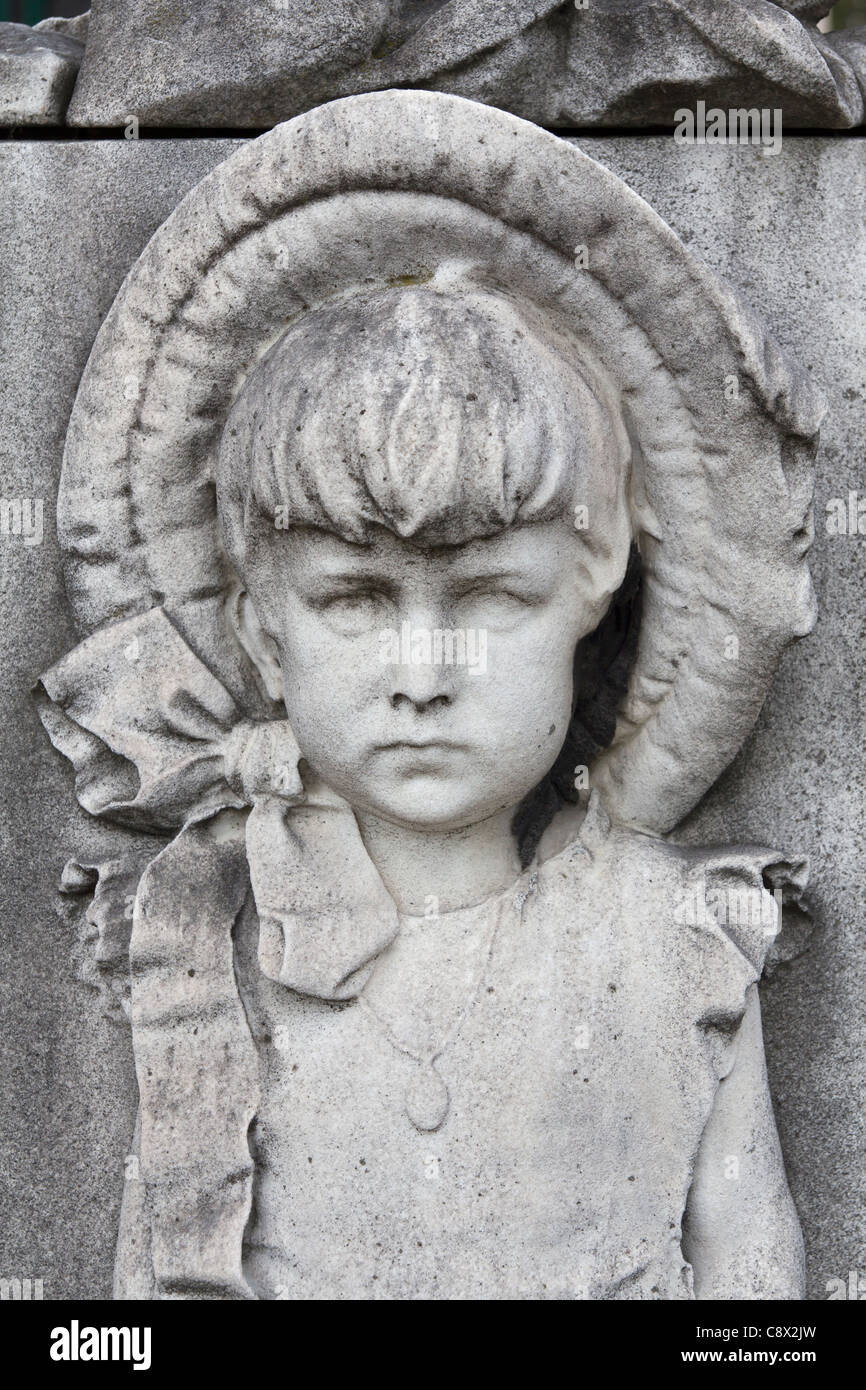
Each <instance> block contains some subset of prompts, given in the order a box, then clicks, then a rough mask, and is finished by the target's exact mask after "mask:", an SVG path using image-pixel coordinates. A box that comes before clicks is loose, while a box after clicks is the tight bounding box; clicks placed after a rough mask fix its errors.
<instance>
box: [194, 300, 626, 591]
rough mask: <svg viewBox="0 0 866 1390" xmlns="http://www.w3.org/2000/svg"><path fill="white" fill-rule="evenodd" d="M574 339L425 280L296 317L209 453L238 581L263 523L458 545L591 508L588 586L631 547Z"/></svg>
mask: <svg viewBox="0 0 866 1390" xmlns="http://www.w3.org/2000/svg"><path fill="white" fill-rule="evenodd" d="M591 371H592V369H591V368H589V367H588V366H587V364H586V363H585V362H583V361H582V360H580V359H579V358H578V354H577V351H576V349H575V346H574V344H572V343H570V342H567V341H566V340H564V339H563V338H562V337H561V336H560V337H557V336H556V335H555V334H554V332H553V330H552V329H551V328H550V327H549V326H547V325H545V324H542V323H541V322H539V321H538V319H537V318H536V320H535V321H534V322H531V321H530V311H529V310H528V309H526V308H520V309H519V308H518V307H517V306H516V305H515V304H514V303H513V302H512V301H511V300H509V299H508V298H506V297H505V296H504V295H500V294H493V293H491V292H490V291H487V290H482V289H479V288H478V287H477V286H473V285H467V286H465V287H461V289H460V291H459V293H456V292H454V290H453V289H450V290H449V289H441V288H434V287H433V286H432V285H424V286H413V287H411V288H407V287H401V288H388V289H378V290H370V291H367V292H363V293H359V294H355V295H354V296H353V297H351V298H349V299H339V300H335V301H331V302H329V303H327V304H325V305H324V306H323V307H321V308H318V309H315V310H312V311H310V312H308V313H306V314H304V315H303V316H302V317H301V318H300V319H299V320H298V321H297V323H296V324H294V325H293V326H291V327H290V328H289V329H288V330H287V332H286V333H285V334H284V336H283V337H282V338H281V339H280V341H279V342H278V343H277V344H276V345H275V346H274V347H273V348H272V349H271V351H270V352H269V353H268V355H267V356H266V357H265V358H264V359H263V360H262V362H261V363H260V364H259V365H258V366H257V367H256V369H255V371H254V372H253V373H252V375H251V377H250V378H249V380H248V381H247V383H246V384H245V386H244V388H243V390H242V391H241V392H240V394H239V396H238V399H237V400H236V402H235V404H234V406H233V408H232V410H231V412H230V414H229V417H228V420H227V422H226V427H225V430H224V431H223V438H222V443H221V447H220V454H219V464H218V474H217V485H218V497H219V511H220V518H221V522H222V527H223V534H224V537H225V541H226V546H227V549H228V553H229V556H230V558H231V560H232V563H233V564H234V566H235V569H236V570H237V571H238V573H239V574H240V576H241V577H242V578H245V576H246V574H247V570H248V559H249V554H248V552H249V550H250V547H251V546H254V545H255V544H256V542H257V541H258V540H260V539H261V537H262V527H263V524H264V526H265V527H266V528H268V529H269V530H270V532H271V540H273V528H274V526H275V524H276V525H280V526H284V527H288V526H315V527H322V528H324V529H326V530H328V531H332V532H334V533H336V534H337V535H339V536H340V537H342V538H343V539H344V540H347V541H353V542H358V543H362V544H363V543H365V542H369V541H370V540H371V539H372V535H373V528H374V527H376V526H382V527H385V528H387V529H388V530H389V531H392V532H393V533H394V534H395V535H398V536H401V537H403V538H412V539H414V540H416V541H417V542H418V543H419V544H426V545H461V544H465V543H466V542H468V541H470V540H476V539H480V538H482V537H485V536H491V535H495V534H496V533H497V532H500V531H503V530H505V529H506V528H507V527H510V526H513V525H515V524H516V523H518V522H533V521H548V520H551V519H553V518H554V517H558V516H562V515H572V514H573V513H574V509H575V507H582V508H586V516H585V517H580V516H578V517H577V525H578V526H579V527H581V526H582V525H583V524H584V523H585V525H586V529H585V530H583V531H582V538H583V539H584V540H585V542H586V549H587V567H588V568H589V569H591V570H592V574H591V580H592V587H593V590H594V591H596V592H601V593H606V594H608V595H609V594H611V593H613V591H614V590H615V588H616V586H617V584H618V583H619V582H620V580H621V578H622V573H623V570H624V567H625V557H626V556H627V554H628V543H629V538H630V537H629V531H630V527H629V521H628V513H627V508H626V506H625V490H626V485H627V474H628V459H629V454H630V447H629V441H628V435H627V432H626V429H625V426H624V424H623V422H622V418H621V415H620V412H619V410H618V408H617V405H616V403H615V401H614V400H613V399H611V398H609V397H608V393H607V390H606V387H605V386H604V384H603V383H602V382H601V381H600V380H596V381H592V384H591V377H590V373H591Z"/></svg>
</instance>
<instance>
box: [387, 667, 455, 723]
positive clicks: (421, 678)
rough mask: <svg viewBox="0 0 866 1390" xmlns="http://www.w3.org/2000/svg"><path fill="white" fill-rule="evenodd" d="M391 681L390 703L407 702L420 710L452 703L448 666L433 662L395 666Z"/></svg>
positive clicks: (403, 703)
mask: <svg viewBox="0 0 866 1390" xmlns="http://www.w3.org/2000/svg"><path fill="white" fill-rule="evenodd" d="M393 669H394V675H393V677H392V680H391V704H392V705H393V707H394V708H395V709H399V707H400V706H401V705H405V704H409V705H413V706H414V708H415V709H416V710H417V711H418V712H419V713H421V712H423V711H424V710H426V709H431V708H439V707H442V706H444V705H449V704H451V701H452V700H453V698H454V690H453V682H452V678H451V675H450V672H449V671H448V670H447V668H444V667H441V666H440V667H437V666H434V665H433V664H432V663H419V664H418V665H415V664H412V665H400V666H395V667H394V668H393Z"/></svg>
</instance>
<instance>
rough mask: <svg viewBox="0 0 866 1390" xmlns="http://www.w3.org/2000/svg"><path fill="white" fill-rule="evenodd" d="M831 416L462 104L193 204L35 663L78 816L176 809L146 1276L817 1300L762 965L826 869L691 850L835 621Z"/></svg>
mask: <svg viewBox="0 0 866 1390" xmlns="http://www.w3.org/2000/svg"><path fill="white" fill-rule="evenodd" d="M310 150H315V159H314V160H309V159H307V158H306V155H307V153H308V152H309V151H310ZM822 409H823V407H822V403H821V398H820V393H819V392H818V391H817V390H816V389H815V388H814V387H813V385H812V383H811V382H810V381H809V379H808V377H807V376H806V375H805V374H801V373H799V372H798V371H797V370H796V369H795V368H793V367H792V366H791V365H790V364H789V363H787V362H786V361H785V359H784V358H783V357H782V356H781V354H780V353H779V351H778V350H777V349H776V347H775V346H774V344H773V343H772V342H771V341H770V340H769V339H768V338H767V337H766V335H765V333H764V331H763V330H762V328H761V326H760V325H759V323H758V321H757V320H756V318H755V317H754V315H753V314H752V313H751V312H750V311H749V310H747V309H746V308H745V307H744V306H743V305H741V304H740V303H739V302H738V301H737V300H736V298H735V297H734V296H733V295H731V294H730V293H729V292H727V291H726V290H724V289H723V288H722V287H721V286H720V285H719V284H718V282H717V281H716V280H715V279H714V277H713V276H712V275H711V274H710V273H709V272H708V271H707V270H706V268H705V267H704V266H703V265H702V264H701V263H700V262H698V261H696V260H695V259H694V258H693V257H692V256H690V254H689V253H688V252H687V250H686V249H685V247H684V246H683V244H682V243H681V242H679V241H678V240H677V238H676V237H675V235H674V234H673V233H672V232H671V231H670V230H669V229H668V228H667V227H666V226H665V225H664V224H663V223H662V222H661V221H660V220H659V219H658V218H657V217H656V216H655V214H654V213H653V212H652V211H651V209H650V208H649V207H648V206H647V205H646V204H645V203H644V202H642V201H641V200H640V199H639V198H638V197H636V196H635V195H634V194H633V193H632V192H631V191H630V190H629V188H628V187H627V185H626V184H624V183H623V182H622V181H620V180H619V179H617V178H615V177H613V176H612V175H610V173H609V172H607V171H606V170H604V169H603V168H602V167H601V166H600V165H599V164H597V163H595V162H593V161H592V160H591V159H589V158H587V157H586V156H585V155H583V154H582V153H581V152H580V150H578V149H576V148H572V147H569V145H568V144H566V143H563V142H562V141H560V140H558V139H557V138H556V137H554V136H551V135H549V134H546V133H545V132H542V131H540V130H538V129H536V128H534V127H532V126H530V125H528V124H527V123H525V122H521V121H518V120H516V119H515V118H514V117H512V116H510V115H506V114H505V113H503V112H499V111H493V110H491V109H490V108H486V107H484V106H481V105H479V104H477V103H467V102H464V101H461V100H456V99H454V98H452V97H447V96H443V95H441V94H437V93H421V92H389V93H383V94H380V95H368V96H363V97H356V98H353V99H350V100H347V101H343V102H340V103H336V104H333V105H330V106H326V107H322V108H320V109H318V110H317V111H314V112H311V113H310V114H308V115H306V116H303V117H300V118H298V120H296V121H294V122H291V123H289V124H287V125H285V126H281V127H278V128H277V129H275V130H274V131H272V132H271V133H270V134H269V135H267V136H264V137H262V138H261V140H259V141H257V142H255V143H253V144H251V145H249V146H247V147H245V148H243V149H241V150H239V151H238V152H237V153H236V154H235V155H234V156H233V157H232V158H231V159H229V160H228V161H227V162H226V163H225V164H224V165H223V166H222V167H221V168H219V169H218V170H217V171H216V172H215V173H214V174H213V175H212V176H211V177H210V178H208V179H206V180H204V181H203V183H202V184H201V185H200V186H199V187H198V188H197V189H195V190H194V191H193V193H192V194H191V195H190V197H188V198H187V199H186V200H185V201H184V203H183V205H182V207H180V208H179V209H178V210H177V211H176V213H175V214H173V216H172V217H171V218H169V220H168V221H167V222H166V223H165V224H164V225H163V227H162V228H161V229H160V231H159V232H158V233H157V234H156V236H155V237H154V238H153V240H152V242H151V243H150V245H149V247H148V248H147V250H146V251H145V252H144V254H143V255H142V257H141V259H140V261H139V263H138V265H137V266H136V268H135V270H134V271H133V273H132V274H131V275H130V276H129V277H128V278H127V280H126V282H125V284H124V288H123V290H122V291H121V293H120V295H119V296H118V298H117V300H116V301H115V304H114V306H113V308H112V310H111V312H110V314H109V315H108V318H107V319H106V322H105V324H104V326H103V328H102V330H101V332H100V334H99V337H98V339H97V342H96V344H95V346H94V349H93V352H92V353H91V356H90V359H89V362H88V367H87V370H86V371H85V374H84V376H83V378H82V382H81V385H80V387H79V391H78V394H77V397H76V403H75V407H74V410H73V413H72V417H71V420H70V424H69V429H68V433H67V444H66V451H65V456H64V465H63V473H62V478H61V485H60V493H59V499H58V534H59V538H60V543H61V547H62V550H63V553H64V560H65V580H66V587H67V592H68V594H69V598H70V603H71V606H72V609H73V611H74V613H75V615H76V618H77V620H78V623H79V625H80V627H81V629H82V632H83V634H84V639H83V640H82V641H81V643H80V644H79V645H78V646H77V647H75V648H74V649H73V650H72V651H71V652H69V653H68V654H67V655H65V656H62V657H61V659H60V660H59V661H57V662H56V663H55V664H54V665H53V666H52V667H51V668H50V669H49V670H48V671H46V672H45V673H44V674H43V676H42V678H41V682H40V686H39V688H38V691H37V699H38V702H39V708H40V714H41V717H42V719H43V722H44V724H45V727H46V729H47V731H48V732H49V734H50V736H51V738H52V740H53V741H54V743H55V744H56V746H57V747H58V748H59V749H60V750H61V751H62V752H64V753H65V754H66V756H67V757H69V758H70V760H71V761H72V763H73V764H74V767H75V770H76V788H77V792H78V796H79V799H80V801H81V804H82V805H83V806H84V807H85V809H86V810H88V811H89V812H90V813H91V814H92V815H93V816H95V817H99V818H104V819H106V820H108V821H116V822H118V823H120V824H125V825H127V826H129V827H130V828H132V829H134V830H136V831H141V830H144V831H150V832H151V833H153V834H161V835H165V834H169V835H171V836H173V838H172V839H171V840H170V842H169V843H168V844H167V845H166V846H165V848H164V849H163V850H162V852H160V853H159V854H157V855H155V856H154V858H153V859H152V860H151V862H150V863H149V864H148V865H147V867H146V868H145V870H144V872H143V875H142V877H141V880H140V883H139V885H138V888H137V891H136V893H135V905H134V913H133V919H132V931H131V937H130V940H129V961H130V973H131V995H130V1001H129V1007H130V1017H131V1023H132V1036H133V1051H134V1056H135V1062H136V1072H137V1077H138V1083H139V1095H140V1110H139V1123H138V1130H137V1132H138V1139H137V1143H136V1147H135V1150H134V1156H133V1168H132V1172H130V1173H128V1174H127V1177H128V1182H127V1191H126V1200H125V1203H124V1210H123V1217H122V1221H121V1234H120V1243H119V1253H118V1264H117V1273H116V1282H115V1290H116V1294H117V1296H119V1297H122V1298H127V1297H139V1296H141V1294H142V1292H145V1294H146V1296H152V1297H159V1296H164V1295H166V1294H170V1295H171V1296H173V1297H178V1296H182V1297H196V1296H197V1294H198V1292H199V1291H200V1290H202V1289H207V1290H208V1291H209V1293H210V1295H211V1296H212V1297H221V1298H249V1297H255V1298H264V1299H268V1298H280V1297H299V1298H378V1297H391V1298H419V1297H436V1298H466V1297H475V1298H486V1299H490V1298H508V1299H511V1298H521V1297H529V1298H540V1297H567V1298H593V1299H617V1298H657V1299H683V1298H686V1299H688V1298H693V1297H697V1298H700V1299H711V1298H717V1297H722V1298H734V1297H739V1296H745V1297H748V1298H788V1297H793V1298H796V1297H799V1296H801V1294H802V1290H803V1269H802V1241H801V1237H800V1231H799V1226H798V1222H797V1217H796V1212H795V1209H794V1206H793V1203H792V1200H791V1196H790V1193H789V1191H788V1187H787V1182H786V1178H785V1173H784V1168H783V1165H782V1161H781V1156H780V1153H779V1147H778V1142H777V1139H776V1132H775V1125H774V1119H773V1114H772V1105H771V1101H770V1096H769V1092H768V1089H767V1081H766V1071H765V1067H764V1062H763V1042H762V1037H761V1025H760V1014H759V1008H758V1000H757V992H756V982H757V980H758V979H759V977H760V975H761V973H762V970H763V966H764V962H765V959H766V957H767V954H768V949H769V946H770V944H771V941H772V940H773V939H774V938H775V936H776V935H777V934H778V932H779V929H780V925H781V907H782V904H783V902H785V901H793V902H794V903H797V902H798V901H799V898H800V895H801V894H802V891H803V888H804V884H805V868H804V866H803V865H802V863H800V862H797V860H795V859H788V858H786V856H785V855H784V854H781V853H779V852H778V851H775V850H762V849H760V848H755V847H750V846H749V845H747V844H740V845H734V846H732V847H730V848H723V849H720V850H706V849H703V848H696V847H680V846H679V845H678V844H677V843H676V842H673V841H671V840H669V839H667V838H665V835H666V832H668V831H671V830H673V829H675V827H676V826H677V825H678V824H679V823H680V822H681V821H682V820H683V818H684V816H685V815H687V814H688V812H689V811H690V810H691V809H692V808H693V807H694V806H695V804H696V802H697V801H698V800H699V798H700V797H701V795H702V793H703V792H704V791H705V790H707V789H708V788H709V787H710V786H711V785H712V784H713V783H714V782H715V781H716V779H717V778H718V776H719V774H720V773H721V772H722V771H723V769H724V768H725V767H726V766H727V765H728V763H729V762H730V761H731V759H732V758H733V757H734V756H735V754H736V752H737V751H738V749H739V747H740V746H741V744H742V742H743V740H744V738H745V737H746V736H747V735H748V733H749V732H750V731H751V729H752V727H753V725H754V722H755V719H756V717H757V715H758V713H759V711H760V708H761V705H762V703H763V700H764V697H765V695H766V692H767V690H768V688H769V685H770V683H771V681H772V678H773V675H774V674H775V670H776V667H777V664H778V661H779V659H780V657H781V655H782V653H783V652H784V650H785V648H786V647H787V646H788V645H789V644H790V643H791V642H792V641H794V640H795V639H796V638H798V637H802V636H803V635H804V634H805V633H807V632H808V631H809V629H810V627H811V625H812V621H813V617H814V599H813V594H812V590H811V584H810V580H809V574H808V570H807V567H806V563H805V552H806V550H807V549H808V513H809V506H810V499H811V473H810V463H811V457H812V454H813V452H814V445H815V440H816V434H817V428H818V424H819V421H820V418H821V413H822ZM756 516H759V517H760V518H761V525H760V526H756V525H755V517H756ZM638 575H639V577H640V578H639V582H638ZM497 576H499V578H497ZM502 576H506V577H507V578H505V579H503V578H502ZM638 593H639V597H638ZM426 624H429V625H430V626H427V625H426ZM624 625H627V628H628V630H630V633H631V637H630V639H625V638H624V636H623V626H624ZM413 628H414V629H415V637H414V638H411V630H412V629H413ZM446 628H447V633H446V631H445V629H446ZM433 629H435V631H434V630H433ZM419 636H420V637H421V638H422V639H424V641H426V646H425V645H424V641H422V642H421V644H420V645H417V638H418V637H419ZM446 636H447V637H448V639H449V647H448V654H447V656H446V655H445V647H444V643H445V637H446ZM458 637H462V639H463V640H462V643H461V644H460V646H459V648H458V644H457V639H458ZM470 637H471V641H470ZM383 638H384V639H388V641H389V643H390V644H391V647H394V650H391V647H389V648H388V649H387V650H386V648H385V647H384V646H383ZM404 643H405V644H410V645H411V650H410V653H409V655H408V656H407V655H404V654H403V650H402V648H403V644H404ZM437 643H438V646H437ZM482 657H483V659H482ZM488 658H489V661H488ZM575 670H577V671H578V672H579V673H580V674H579V675H578V677H577V678H575ZM88 862H92V860H90V861H88ZM96 873H97V876H98V877H99V878H100V879H101V878H103V877H105V878H106V884H105V888H104V890H103V898H104V906H103V908H102V909H101V910H100V911H97V909H96V906H94V915H93V917H92V920H93V921H94V923H95V925H96V928H97V931H98V932H99V935H98V942H99V949H100V951H101V956H102V960H103V964H105V965H106V966H108V965H109V964H110V965H111V967H112V968H114V969H116V968H117V966H118V964H119V953H120V954H122V950H123V947H124V944H125V936H124V935H123V934H122V933H120V932H118V931H114V932H111V931H106V930H105V928H104V923H103V922H102V917H103V916H104V911H105V905H107V904H109V903H110V901H111V900H112V898H113V895H116V889H114V888H112V885H114V884H115V883H116V882H117V880H118V877H119V875H118V869H117V865H116V863H115V858H114V857H112V860H111V861H110V863H109V865H108V866H107V875H106V874H100V871H99V869H98V868H97V869H96ZM77 881H78V880H77V879H76V883H77ZM120 881H121V882H122V881H123V879H122V876H120ZM771 888H772V889H774V890H776V894H777V896H776V900H775V902H774V900H773V896H772V895H771V892H770V889H771ZM744 901H745V904H746V906H745V910H744V908H743V902H744ZM431 905H432V907H431ZM323 1005H325V1006H327V1007H326V1008H325V1009H324V1011H323ZM343 1006H347V1007H343ZM275 1049H276V1051H277V1053H280V1054H290V1056H291V1061H289V1058H288V1057H285V1058H284V1057H282V1056H278V1057H275V1056H274V1055H273V1054H274V1050H275ZM262 1059H266V1061H265V1065H264V1066H262V1065H261V1060H262ZM296 1074H297V1079H295V1080H293V1079H292V1078H293V1077H295V1075H296ZM723 1080H724V1083H725V1084H724V1086H722V1085H721V1082H722V1081H723ZM660 1108H661V1110H662V1111H663V1113H664V1116H665V1121H664V1124H662V1125H659V1122H658V1116H659V1110H660ZM250 1135H252V1143H251V1142H250ZM433 1136H435V1138H434V1137H433ZM588 1137H589V1139H590V1142H589V1143H587V1138H588ZM421 1146H426V1147H421ZM301 1149H303V1152H304V1154H305V1155H306V1163H307V1166H304V1161H303V1156H302V1154H301ZM359 1152H363V1153H366V1154H368V1155H370V1159H369V1162H368V1161H367V1160H365V1161H364V1165H363V1166H364V1168H365V1171H364V1172H363V1173H362V1174H361V1175H360V1181H359V1175H358V1167H359V1165H358V1161H357V1155H358V1153H359ZM431 1154H432V1160H431ZM721 1155H725V1156H726V1158H725V1160H724V1163H723V1162H722V1161H721V1157H720V1156H721ZM732 1155H733V1156H734V1157H733V1161H734V1162H735V1163H736V1164H737V1173H736V1176H737V1178H738V1179H739V1180H738V1182H737V1183H732V1182H730V1181H728V1178H729V1176H730V1175H729V1174H728V1173H727V1172H726V1171H725V1170H724V1165H725V1163H727V1162H729V1161H730V1158H731V1156H732ZM430 1161H435V1163H436V1164H437V1165H438V1164H440V1163H441V1164H442V1169H443V1171H442V1181H441V1183H439V1182H437V1185H436V1187H435V1188H430V1189H429V1190H428V1196H427V1199H426V1201H425V1202H424V1204H423V1210H422V1209H420V1208H419V1211H418V1213H417V1216H416V1217H415V1218H414V1221H413V1224H412V1225H411V1226H410V1228H409V1229H408V1231H407V1230H406V1229H405V1228H404V1221H405V1214H404V1213H405V1206H406V1191H405V1189H406V1184H407V1182H409V1184H410V1186H411V1187H412V1188H413V1189H414V1188H418V1189H419V1190H420V1186H421V1184H424V1183H425V1182H429V1181H430V1180H431V1174H430V1173H428V1172H426V1171H425V1165H428V1164H429V1162H430ZM310 1165H311V1166H310ZM477 1173H483V1174H485V1185H486V1186H485V1192H484V1193H482V1194H481V1195H482V1197H483V1198H484V1201H483V1205H482V1206H481V1207H480V1208H479V1206H478V1198H477V1194H476V1191H475V1179H474V1176H473V1175H474V1174H477ZM302 1175H303V1176H302ZM433 1176H434V1177H437V1178H438V1177H439V1170H438V1168H437V1171H436V1173H435V1174H434V1175H433ZM254 1192H255V1215H254V1219H251V1213H252V1212H253V1193H254ZM287 1193H290V1194H291V1198H290V1200H289V1201H288V1204H287V1198H286V1194H287ZM374 1229H375V1230H376V1231H377V1232H378V1235H379V1238H380V1241H381V1253H382V1256H383V1258H384V1264H383V1265H382V1266H381V1270H380V1252H379V1251H378V1250H377V1251H373V1250H371V1249H370V1247H369V1233H370V1231H371V1230H374ZM298 1232H301V1233H302V1235H300V1236H299V1235H298ZM299 1241H300V1244H299ZM347 1252H349V1258H348V1259H347ZM380 1274H381V1277H380Z"/></svg>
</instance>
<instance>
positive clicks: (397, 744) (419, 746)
mask: <svg viewBox="0 0 866 1390" xmlns="http://www.w3.org/2000/svg"><path fill="white" fill-rule="evenodd" d="M465 748H466V744H465V743H454V742H453V741H452V740H451V739H447V738H424V739H420V738H419V739H414V738H398V739H394V740H393V742H391V743H380V744H377V745H376V752H377V753H382V752H390V751H392V750H393V749H397V750H399V751H401V752H402V751H403V750H409V751H412V752H420V751H427V750H432V751H435V752H437V753H441V752H446V751H448V752H452V751H453V752H458V751H463V750H465Z"/></svg>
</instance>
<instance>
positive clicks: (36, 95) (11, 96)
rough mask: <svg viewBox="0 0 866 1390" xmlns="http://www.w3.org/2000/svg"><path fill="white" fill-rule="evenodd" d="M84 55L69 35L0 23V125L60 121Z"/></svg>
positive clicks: (81, 44)
mask: <svg viewBox="0 0 866 1390" xmlns="http://www.w3.org/2000/svg"><path fill="white" fill-rule="evenodd" d="M83 57H84V43H83V42H82V41H81V40H80V39H78V38H77V37H73V36H72V35H71V34H68V33H65V32H61V31H56V30H52V29H28V28H27V26H26V25H25V24H0V125H12V126H16V125H62V124H63V121H64V118H65V115H66V107H67V105H68V103H69V98H70V96H71V95H72V88H73V86H74V85H75V78H76V76H77V73H78V69H79V66H80V64H81V60H82V58H83Z"/></svg>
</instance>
